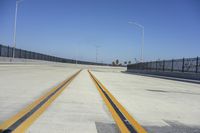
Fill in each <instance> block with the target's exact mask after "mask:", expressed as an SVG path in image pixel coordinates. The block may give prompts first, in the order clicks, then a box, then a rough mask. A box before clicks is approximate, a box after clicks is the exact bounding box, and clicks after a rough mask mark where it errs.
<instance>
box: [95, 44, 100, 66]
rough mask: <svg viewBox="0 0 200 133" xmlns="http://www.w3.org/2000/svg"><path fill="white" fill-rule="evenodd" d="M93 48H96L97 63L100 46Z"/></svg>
mask: <svg viewBox="0 0 200 133" xmlns="http://www.w3.org/2000/svg"><path fill="white" fill-rule="evenodd" d="M95 48H96V63H97V61H98V48H100V46H98V45H95Z"/></svg>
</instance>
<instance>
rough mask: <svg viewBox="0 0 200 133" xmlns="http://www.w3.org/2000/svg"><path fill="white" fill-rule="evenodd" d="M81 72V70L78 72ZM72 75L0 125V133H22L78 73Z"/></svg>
mask: <svg viewBox="0 0 200 133" xmlns="http://www.w3.org/2000/svg"><path fill="white" fill-rule="evenodd" d="M80 71H81V70H80ZM80 71H78V72H76V73H75V74H73V75H72V76H71V77H70V78H68V79H66V80H64V81H63V82H61V83H60V84H59V85H57V86H56V87H54V88H52V89H51V90H50V91H49V92H47V93H46V94H45V95H43V96H41V97H40V98H39V99H37V100H36V101H34V102H33V103H32V104H30V105H29V106H27V107H26V108H24V109H22V110H21V111H20V112H19V113H17V114H16V115H14V116H13V117H11V118H10V119H8V120H6V121H5V122H4V123H2V124H1V125H0V133H11V132H12V133H23V132H25V130H26V129H27V128H28V127H29V126H30V125H31V124H32V123H33V122H34V121H35V120H36V119H37V118H38V117H39V116H40V115H41V114H42V113H43V112H44V111H45V110H46V109H47V107H48V106H49V105H50V104H51V103H52V102H53V101H54V100H55V99H56V98H57V97H58V96H59V95H60V93H61V92H62V91H63V90H64V89H65V88H66V87H67V86H68V85H69V84H70V82H71V81H72V80H73V79H74V78H75V77H76V76H77V75H78V74H79V73H80Z"/></svg>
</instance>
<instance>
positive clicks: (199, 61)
mask: <svg viewBox="0 0 200 133" xmlns="http://www.w3.org/2000/svg"><path fill="white" fill-rule="evenodd" d="M127 69H128V70H147V71H168V72H169V71H171V72H190V73H200V58H199V57H196V58H183V59H175V60H174V59H172V60H162V61H152V62H142V63H136V64H130V65H128V66H127Z"/></svg>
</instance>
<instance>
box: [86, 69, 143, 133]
mask: <svg viewBox="0 0 200 133" xmlns="http://www.w3.org/2000/svg"><path fill="white" fill-rule="evenodd" d="M88 72H89V74H90V76H91V78H92V79H93V81H94V83H95V85H96V87H97V89H98V91H99V92H100V94H101V96H102V98H103V100H104V102H105V103H106V105H107V107H108V109H109V110H110V112H111V114H112V116H113V118H114V120H115V122H116V124H117V125H118V127H119V129H120V131H121V132H122V133H128V132H133V131H130V129H128V128H127V126H126V125H125V124H124V122H123V120H122V119H121V117H120V116H119V114H118V113H117V111H116V109H114V108H113V106H112V104H111V103H110V101H109V100H108V98H107V97H106V96H105V94H104V93H103V91H104V92H105V93H106V94H107V95H108V97H109V98H110V99H111V100H112V102H113V103H114V104H115V105H116V106H117V108H118V109H119V110H120V112H121V113H122V114H123V115H124V116H125V118H126V120H128V122H129V123H130V124H131V125H132V126H133V127H134V130H135V131H136V132H137V133H147V131H146V130H145V129H144V128H143V127H142V126H141V125H140V124H139V123H138V122H137V121H136V120H135V119H134V118H133V117H132V116H131V115H130V114H129V113H128V112H127V111H126V109H125V108H124V107H123V106H122V105H121V104H120V103H119V102H118V101H117V100H116V98H115V97H114V96H113V95H112V94H111V93H110V92H109V91H108V89H106V87H105V86H104V85H103V84H102V83H101V82H100V81H99V80H98V79H97V78H96V77H95V76H94V75H93V74H92V73H91V72H90V71H88ZM101 88H102V89H103V91H102V90H101Z"/></svg>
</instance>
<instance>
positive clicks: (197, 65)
mask: <svg viewBox="0 0 200 133" xmlns="http://www.w3.org/2000/svg"><path fill="white" fill-rule="evenodd" d="M198 67H199V57H198V56H197V60H196V73H198Z"/></svg>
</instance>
